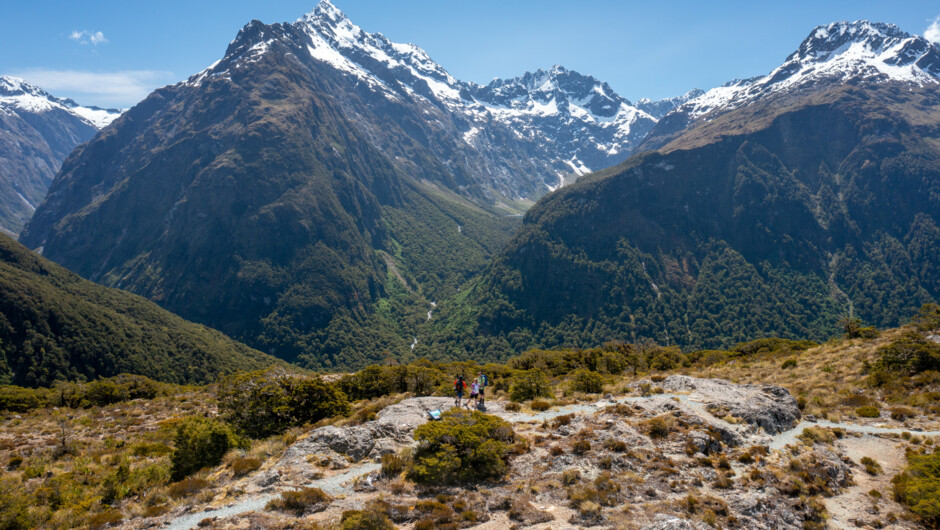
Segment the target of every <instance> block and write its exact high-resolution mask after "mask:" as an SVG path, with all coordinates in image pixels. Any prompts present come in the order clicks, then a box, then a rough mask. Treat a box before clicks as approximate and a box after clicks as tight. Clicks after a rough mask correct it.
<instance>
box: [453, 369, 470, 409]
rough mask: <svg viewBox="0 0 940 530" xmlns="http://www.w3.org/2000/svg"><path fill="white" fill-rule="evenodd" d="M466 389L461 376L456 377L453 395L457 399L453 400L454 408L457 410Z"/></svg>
mask: <svg viewBox="0 0 940 530" xmlns="http://www.w3.org/2000/svg"><path fill="white" fill-rule="evenodd" d="M466 388H467V383H465V382H464V380H463V376H462V375H458V376H457V380H456V381H454V393H455V394H457V399H455V400H454V406H456V407H457V408H458V409H459V408H460V402H461V400H462V399H463V391H464V389H466Z"/></svg>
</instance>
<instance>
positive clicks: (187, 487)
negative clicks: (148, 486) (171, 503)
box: [167, 478, 209, 499]
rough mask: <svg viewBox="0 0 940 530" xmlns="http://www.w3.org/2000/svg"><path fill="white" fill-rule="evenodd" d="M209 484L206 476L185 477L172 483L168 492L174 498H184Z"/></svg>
mask: <svg viewBox="0 0 940 530" xmlns="http://www.w3.org/2000/svg"><path fill="white" fill-rule="evenodd" d="M208 486H209V481H208V480H206V479H204V478H184V479H183V480H180V481H179V482H174V483H173V484H170V487H169V488H168V489H167V494H168V495H169V496H170V497H173V498H174V499H182V498H185V497H190V496H192V495H195V494H197V493H199V492H200V491H202V490H204V489H206V487H208Z"/></svg>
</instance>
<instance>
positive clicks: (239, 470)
mask: <svg viewBox="0 0 940 530" xmlns="http://www.w3.org/2000/svg"><path fill="white" fill-rule="evenodd" d="M229 467H231V468H232V473H233V474H234V475H235V476H236V477H242V476H245V475H247V474H249V473H251V472H253V471H257V470H258V469H260V468H261V460H259V459H257V458H253V457H242V458H236V459H235V460H232V463H231V464H230V465H229Z"/></svg>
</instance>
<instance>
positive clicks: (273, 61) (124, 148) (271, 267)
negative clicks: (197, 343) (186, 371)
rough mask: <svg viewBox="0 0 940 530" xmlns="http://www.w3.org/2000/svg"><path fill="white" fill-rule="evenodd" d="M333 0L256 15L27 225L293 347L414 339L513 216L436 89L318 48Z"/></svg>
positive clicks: (160, 293) (62, 252)
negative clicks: (288, 16) (452, 135)
mask: <svg viewBox="0 0 940 530" xmlns="http://www.w3.org/2000/svg"><path fill="white" fill-rule="evenodd" d="M326 7H330V6H329V5H328V4H326V5H325V7H324V6H321V8H319V12H320V14H319V15H318V17H320V18H318V17H305V18H304V19H302V20H301V21H299V22H298V23H297V24H293V25H291V24H275V25H271V26H265V25H263V24H261V23H258V22H253V23H251V24H249V25H247V26H246V27H245V28H243V29H242V31H241V32H240V33H239V35H238V37H237V38H236V39H235V40H234V41H233V42H232V43H231V44H230V46H229V48H228V51H227V53H226V55H225V58H224V59H223V60H222V61H220V62H219V63H217V64H216V65H214V66H213V67H212V68H210V69H208V70H207V71H205V72H203V73H201V74H199V75H197V76H194V77H193V78H191V79H190V80H188V81H187V82H184V83H180V84H177V85H174V86H169V87H165V88H162V89H160V90H157V91H156V92H154V93H153V94H151V95H150V96H149V97H148V98H147V99H146V100H144V101H143V102H141V103H140V104H139V105H137V106H135V107H134V108H132V109H130V110H129V111H127V113H126V114H125V115H124V116H123V117H122V118H121V119H120V120H118V121H116V122H115V123H114V124H113V125H112V126H111V127H109V128H107V129H105V130H104V131H102V132H101V133H100V134H99V135H98V136H97V137H96V138H95V139H94V140H93V141H91V142H89V143H88V144H85V145H83V146H81V147H80V148H79V149H77V150H76V152H75V154H74V156H72V157H70V158H69V159H68V160H67V161H66V162H65V164H64V165H63V168H62V171H61V173H60V174H59V176H58V177H57V179H56V180H55V182H54V183H53V185H52V187H51V189H50V191H49V194H48V196H47V198H46V200H45V201H44V203H43V204H42V206H40V208H39V209H38V210H37V212H36V214H35V215H34V217H33V219H32V220H31V222H30V224H29V226H28V227H27V228H26V229H25V230H24V232H23V234H22V236H21V240H22V241H23V242H24V243H25V244H27V245H29V246H31V247H33V248H39V247H41V248H42V251H43V253H44V255H45V256H47V257H49V258H50V259H53V260H54V261H57V262H59V263H62V264H64V265H66V266H67V267H69V268H70V269H72V270H74V271H76V272H78V273H79V274H81V275H82V276H85V277H86V278H90V279H93V280H95V281H98V282H101V283H104V284H106V285H110V286H117V287H122V288H125V289H128V290H131V291H133V292H135V293H139V294H142V295H144V296H147V297H149V298H151V299H153V300H155V301H157V302H158V303H159V304H161V305H162V306H164V307H166V308H168V309H170V310H172V311H174V312H176V313H178V314H180V315H182V316H184V317H185V318H189V319H191V320H195V321H198V322H201V323H205V324H208V325H210V326H212V327H215V328H217V329H220V330H222V331H224V332H226V333H227V334H229V335H231V336H234V337H236V338H239V339H242V340H244V341H246V342H247V343H249V344H250V345H252V346H255V347H258V348H262V349H264V350H265V351H267V352H269V353H272V354H275V355H278V356H281V357H283V358H287V359H292V360H293V359H300V360H302V361H303V362H304V363H306V364H308V365H311V366H317V367H331V366H352V365H361V364H364V363H365V362H367V361H375V360H381V359H382V358H383V357H384V356H386V355H396V356H400V357H406V356H407V355H408V354H409V353H410V351H411V350H410V348H409V344H411V343H412V341H413V337H412V332H413V327H414V324H415V323H416V322H418V321H420V320H421V319H426V317H425V313H426V312H427V304H428V303H429V302H430V301H434V300H436V299H437V298H438V297H444V296H447V295H448V294H449V293H452V292H453V291H454V290H455V289H456V288H457V286H458V285H460V284H461V283H463V282H464V281H465V280H466V279H467V278H468V277H469V276H470V275H471V274H474V273H476V272H477V271H479V270H480V269H481V268H482V267H483V265H484V264H485V261H486V259H487V258H488V257H489V256H490V255H491V254H492V253H494V252H495V251H497V250H498V248H499V247H500V246H501V244H502V243H503V242H505V241H506V240H507V239H508V237H509V234H510V231H511V230H512V228H513V227H514V226H515V225H517V224H518V218H515V217H511V216H507V215H506V214H505V213H504V212H496V211H494V208H495V207H493V206H491V205H490V203H488V202H487V200H486V196H487V194H488V193H490V191H491V190H493V189H494V186H489V185H488V184H486V183H487V182H489V181H487V180H486V179H484V178H483V177H482V176H481V174H480V173H479V172H478V171H477V170H476V169H474V168H475V167H476V166H474V164H483V165H485V164H486V163H487V161H486V160H485V159H483V158H481V157H479V156H476V155H474V156H470V155H469V154H468V153H466V152H465V153H463V154H458V153H457V152H455V151H453V149H457V148H458V147H459V146H458V147H455V145H454V144H453V142H450V141H449V140H448V137H447V134H448V133H447V131H448V130H449V129H448V127H453V121H452V120H451V119H450V118H449V117H448V116H447V115H446V114H444V112H443V111H442V110H440V109H438V108H437V107H434V106H433V105H430V103H429V101H430V100H429V99H427V98H425V97H424V96H419V95H417V94H416V93H414V92H412V91H411V89H410V88H408V87H407V86H406V85H404V84H401V83H398V82H397V81H395V80H394V79H392V78H388V79H386V80H384V81H382V82H381V84H380V85H379V88H376V87H375V86H371V85H369V84H368V83H367V82H366V80H364V79H362V78H360V77H358V74H356V75H352V74H350V73H349V72H348V71H346V70H343V69H338V68H336V65H337V64H346V63H342V61H340V60H339V59H336V61H334V62H333V63H329V62H324V61H322V60H320V59H319V58H318V57H319V56H320V55H322V54H324V53H327V52H325V51H324V50H323V49H322V48H317V47H322V46H324V45H325V44H324V43H325V42H326V41H324V40H323V37H322V35H321V33H319V31H324V32H325V31H326V30H325V29H324V27H325V26H324V27H320V29H319V30H318V31H316V32H315V31H313V30H312V29H311V24H313V23H314V22H317V21H319V22H322V23H325V22H324V21H325V20H326V19H325V18H323V17H326V16H327V15H329V14H330V13H332V11H329V12H325V11H323V10H324V9H325V8H326ZM321 18H323V20H321ZM337 24H338V25H337V26H336V31H339V30H340V29H341V26H342V25H341V24H339V23H337ZM318 27H319V26H318ZM317 39H319V40H317ZM330 49H331V50H332V49H333V48H330ZM317 50H319V51H317ZM334 51H335V50H334ZM412 51H413V50H412ZM415 53H416V52H415ZM334 59H335V57H334ZM343 60H345V59H343ZM361 60H364V59H361ZM350 68H352V67H350ZM378 70H379V68H378V66H375V65H373V67H372V68H371V70H370V71H371V72H376V71H378ZM399 70H400V69H399ZM399 70H396V72H398V73H399V74H401V72H400V71H399ZM389 71H391V70H389ZM401 75H404V74H401ZM375 83H379V81H375ZM418 85H420V83H417V82H416V86H418ZM392 86H394V87H396V89H395V90H392V88H389V87H392ZM424 86H427V84H426V83H424ZM373 89H374V90H373ZM425 112H427V113H429V115H430V116H429V117H421V114H422V113H425ZM442 124H444V125H442ZM447 124H449V125H447ZM496 132H497V133H499V131H498V130H497V131H496ZM494 134H496V133H494ZM500 134H501V133H500ZM507 134H508V133H507ZM393 140H394V143H393ZM440 149H445V150H448V151H447V153H449V155H448V157H446V159H445V158H444V157H442V156H440V155H439V152H438V150H440ZM459 149H464V148H463V147H460V148H459ZM451 155H452V156H453V158H451ZM510 158H511V153H510V154H508V155H507V159H510ZM520 160H522V158H520ZM461 161H466V165H464V164H463V163H462V162H461ZM495 187H498V186H495ZM468 198H469V199H474V200H476V201H477V202H473V201H471V200H468ZM478 203H479V204H482V205H483V207H481V206H480V205H479V204H478Z"/></svg>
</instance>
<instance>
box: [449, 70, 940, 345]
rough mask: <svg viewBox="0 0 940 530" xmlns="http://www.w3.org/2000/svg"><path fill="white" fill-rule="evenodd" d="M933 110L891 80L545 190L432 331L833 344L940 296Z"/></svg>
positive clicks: (932, 95) (755, 112)
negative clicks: (848, 326)
mask: <svg viewBox="0 0 940 530" xmlns="http://www.w3.org/2000/svg"><path fill="white" fill-rule="evenodd" d="M938 118H940V97H938V95H937V92H936V91H935V90H933V89H932V88H916V87H912V86H910V85H904V84H892V83H884V84H878V85H869V86H864V87H837V88H832V89H828V90H826V89H822V90H818V91H813V92H810V93H805V92H804V93H803V95H802V97H799V98H795V97H792V96H791V97H781V98H780V99H776V100H773V99H772V100H769V101H765V102H763V103H762V104H754V105H751V106H748V107H745V108H742V109H739V110H737V111H732V112H729V113H727V114H725V115H723V116H721V117H720V118H718V119H716V120H715V122H712V123H709V124H706V125H705V126H704V127H703V128H701V129H697V130H692V131H690V132H689V133H687V134H686V135H685V136H684V137H682V138H680V139H679V140H677V143H674V144H671V145H669V146H667V148H666V149H664V150H663V152H651V153H643V154H640V155H636V156H634V157H632V158H631V159H630V160H628V161H627V162H625V163H624V164H622V165H620V166H617V167H615V168H612V169H610V170H607V171H603V172H600V173H597V174H594V175H591V176H588V177H586V178H584V179H582V180H580V181H579V182H578V183H576V184H575V185H572V186H571V187H568V188H564V189H562V190H560V191H558V192H556V193H554V194H552V195H550V196H548V197H546V198H544V199H543V200H542V201H540V202H539V203H538V204H537V205H536V206H534V207H533V208H532V209H531V210H530V211H529V212H528V213H527V214H526V216H525V219H524V225H523V227H522V229H521V230H520V231H519V232H518V234H517V235H516V236H515V237H514V239H513V241H512V242H511V243H510V244H509V245H508V246H507V248H506V250H505V251H504V252H503V253H502V254H501V255H500V256H499V257H498V258H496V259H495V260H494V262H493V263H492V264H491V266H490V267H489V269H488V270H487V272H486V274H485V275H484V276H483V278H482V279H481V280H480V282H479V283H478V284H477V285H476V286H475V287H474V288H473V290H472V292H469V293H467V294H466V295H465V296H464V297H463V298H462V299H460V300H457V301H455V302H454V303H453V304H450V305H449V306H447V307H442V308H441V313H440V315H441V319H440V320H439V321H438V330H439V331H438V335H437V337H439V339H438V340H440V341H441V343H443V344H447V345H448V346H450V347H451V351H454V350H453V348H458V349H457V350H456V351H458V352H459V351H460V350H459V343H456V342H454V341H453V339H451V337H452V336H453V335H454V334H455V332H456V333H460V332H463V333H465V335H464V336H465V337H467V338H468V339H469V340H470V341H471V342H470V343H471V344H474V346H473V349H474V350H476V351H479V350H480V349H481V348H484V347H487V348H490V351H491V352H492V353H495V354H497V355H498V354H499V353H503V354H505V353H507V352H509V351H512V350H516V351H518V350H521V349H523V348H525V347H528V346H530V345H534V344H541V345H543V346H551V347H554V346H560V345H584V344H591V343H597V342H599V341H604V340H610V339H621V340H627V341H635V340H640V339H642V338H651V339H655V340H657V341H659V342H661V343H668V344H678V345H680V346H682V347H684V348H718V347H727V346H728V345H730V344H732V343H734V342H740V341H742V340H744V338H746V337H761V336H771V335H776V336H782V337H787V338H810V339H816V340H819V339H823V338H826V337H828V336H831V335H832V334H833V332H834V331H835V329H834V326H835V324H836V322H837V321H838V319H839V317H840V315H849V314H854V315H856V316H858V317H860V318H861V319H862V320H863V321H865V322H867V323H869V324H874V325H877V326H892V325H896V324H897V323H898V322H900V321H902V320H903V319H904V318H905V316H906V315H910V314H911V313H912V308H914V307H917V306H919V305H921V304H922V303H925V302H927V301H930V300H936V299H937V298H938V297H940V283H938V279H940V269H938V268H937V263H938V256H940V238H938V236H940V229H938V223H940V128H938V127H937V125H936V124H937V123H938ZM742 123H746V124H748V129H746V130H745V131H744V132H739V131H741V127H740V125H739V124H742ZM703 138H706V139H704V140H703ZM682 141H687V142H688V145H689V147H686V145H685V144H683V143H681V142H682ZM474 334H475V335H480V336H483V337H485V338H473V335H474ZM473 341H476V342H475V343H474V342H473ZM470 351H473V350H470ZM468 353H469V351H468ZM488 355H489V354H488Z"/></svg>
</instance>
